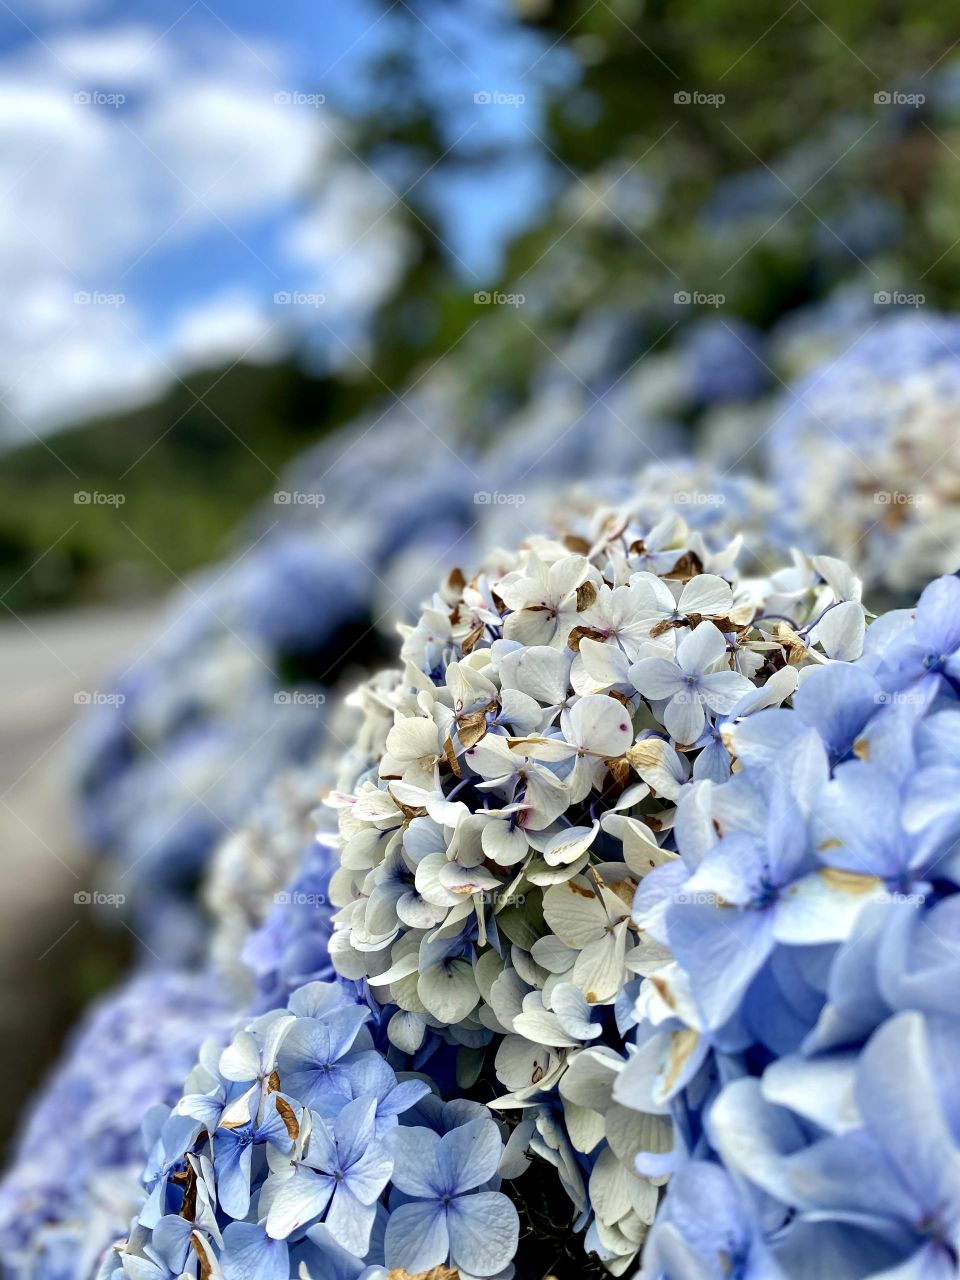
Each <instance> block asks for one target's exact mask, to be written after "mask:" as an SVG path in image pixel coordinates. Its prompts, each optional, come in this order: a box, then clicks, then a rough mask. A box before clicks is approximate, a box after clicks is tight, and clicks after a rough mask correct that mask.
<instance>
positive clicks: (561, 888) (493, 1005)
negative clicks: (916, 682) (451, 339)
mask: <svg viewBox="0 0 960 1280" xmlns="http://www.w3.org/2000/svg"><path fill="white" fill-rule="evenodd" d="M739 542H740V540H739V539H737V540H734V542H733V543H732V544H730V545H728V546H725V547H723V548H722V549H720V550H717V551H711V550H709V549H708V547H707V545H706V543H705V541H704V539H703V537H702V536H701V535H699V534H697V533H695V532H692V531H690V530H689V528H688V527H687V526H686V525H685V524H684V522H683V521H682V520H680V519H679V518H678V517H675V516H672V517H668V518H667V519H665V520H664V521H662V522H661V523H660V524H659V525H657V526H655V527H653V528H652V529H651V528H649V527H644V526H642V525H641V524H640V523H639V521H638V520H637V518H636V517H635V516H633V515H631V513H630V511H629V509H622V510H609V509H608V510H602V511H598V512H597V513H596V514H595V516H594V519H593V521H592V523H591V524H590V525H589V526H587V527H584V528H583V529H582V530H581V531H580V532H578V533H570V534H569V535H568V537H567V539H566V541H565V542H561V541H554V540H549V539H536V538H535V539H531V540H530V544H529V546H528V548H527V549H526V550H525V551H523V552H522V553H520V554H519V555H508V554H506V553H502V554H499V555H497V556H495V557H493V559H492V560H491V562H490V563H489V564H488V566H487V571H486V572H484V573H481V574H479V575H478V576H476V577H475V578H473V579H471V580H470V581H469V582H467V581H465V580H464V578H463V575H457V574H455V575H453V576H452V577H451V578H450V580H448V582H447V584H446V586H445V588H444V589H443V591H441V592H440V593H439V594H438V595H437V596H435V598H434V599H433V601H432V602H431V604H430V605H429V606H428V607H427V608H426V609H425V610H424V612H423V614H422V616H421V618H420V621H419V622H418V624H417V625H416V626H413V627H408V628H406V629H405V636H404V642H403V648H402V656H403V659H404V664H405V665H404V673H403V678H402V681H400V682H398V684H397V688H396V691H395V694H394V712H393V725H392V727H391V728H390V729H389V732H388V733H387V735H386V739H385V743H384V751H383V754H382V755H381V757H380V760H379V763H378V765H377V766H376V768H374V769H371V770H369V771H368V773H367V774H366V775H364V776H362V777H361V779H360V781H359V785H358V786H357V787H356V788H355V789H354V790H353V791H352V792H349V793H347V792H338V793H335V794H334V795H333V796H332V797H331V799H330V803H331V804H332V805H333V806H334V807H336V808H337V809H339V811H340V840H341V849H340V867H339V869H338V870H337V871H336V872H335V874H334V876H333V877H332V880H331V885H330V894H331V898H332V900H333V902H334V904H335V905H337V906H338V907H339V911H338V914H337V916H336V917H335V926H336V927H335V932H334V934H333V937H332V938H331V940H330V955H331V958H332V960H333V963H334V965H335V967H336V969H337V971H338V972H339V973H340V974H341V976H342V977H343V978H344V979H346V980H353V981H363V982H365V984H366V987H367V989H369V990H371V991H372V992H373V994H374V995H375V997H376V1000H377V1002H378V1004H379V1006H381V1007H382V1010H383V1014H382V1017H383V1021H384V1024H385V1027H386V1034H387V1038H388V1039H389V1042H390V1044H391V1046H392V1048H393V1050H394V1051H396V1052H399V1053H402V1054H405V1055H408V1056H409V1057H410V1058H411V1060H412V1061H413V1062H414V1063H416V1064H417V1065H418V1066H420V1067H427V1068H429V1069H431V1070H439V1069H440V1068H439V1067H431V1066H430V1064H431V1063H432V1062H434V1061H436V1062H437V1063H440V1064H444V1066H446V1063H447V1062H448V1061H449V1058H450V1056H451V1054H453V1053H454V1052H455V1055H456V1085H457V1087H459V1088H460V1089H463V1090H466V1089H471V1088H473V1087H475V1086H477V1087H480V1088H486V1089H489V1088H491V1087H492V1089H493V1091H494V1095H495V1096H494V1098H493V1100H492V1105H493V1107H495V1108H497V1109H498V1110H500V1111H504V1112H506V1113H508V1114H512V1113H514V1112H519V1113H520V1114H521V1115H522V1116H523V1121H522V1124H521V1125H519V1126H518V1128H517V1131H516V1132H517V1134H518V1137H517V1141H518V1143H521V1144H522V1145H523V1146H524V1147H525V1148H526V1149H528V1150H530V1151H533V1152H534V1153H536V1154H537V1155H539V1156H541V1157H543V1158H544V1159H546V1160H548V1161H549V1162H550V1163H551V1164H552V1165H553V1166H554V1167H555V1169H556V1170H557V1172H558V1175H559V1178H560V1180H561V1182H562V1184H563V1186H564V1188H565V1190H566V1192H567V1194H568V1195H569V1197H570V1200H571V1201H572V1204H573V1208H574V1219H575V1225H576V1227H577V1229H578V1230H579V1229H582V1228H588V1231H587V1236H586V1245H587V1248H588V1250H589V1251H592V1252H595V1253H597V1254H598V1255H599V1256H600V1257H601V1258H602V1259H603V1260H604V1261H605V1262H606V1263H607V1265H608V1266H609V1268H610V1269H611V1270H613V1271H614V1272H615V1273H617V1274H620V1273H622V1272H623V1271H624V1270H625V1269H626V1268H627V1267H628V1266H629V1265H630V1262H631V1260H632V1259H633V1258H634V1257H635V1256H636V1254H637V1251H638V1249H639V1247H640V1245H641V1243H642V1241H643V1239H644V1236H645V1234H646V1231H647V1229H648V1227H649V1224H650V1223H651V1222H652V1221H653V1215H654V1212H655V1209H656V1204H657V1199H658V1190H657V1183H658V1179H659V1178H660V1174H661V1172H662V1171H658V1170H655V1169H646V1170H641V1171H639V1172H638V1170H637V1168H636V1166H635V1163H634V1162H635V1158H636V1156H637V1155H638V1153H639V1152H640V1151H641V1150H642V1149H643V1147H644V1144H645V1143H647V1142H648V1141H649V1142H652V1143H653V1144H654V1145H655V1146H656V1148H657V1149H658V1150H659V1149H660V1148H661V1147H668V1146H669V1123H668V1122H665V1121H663V1120H661V1119H660V1117H657V1116H653V1117H652V1118H645V1117H641V1119H640V1121H638V1122H636V1123H634V1122H632V1121H629V1122H628V1120H627V1119H625V1116H624V1109H623V1108H622V1107H620V1106H618V1107H616V1108H615V1109H613V1110H612V1111H609V1114H603V1113H602V1112H600V1111H597V1110H595V1108H594V1107H593V1105H592V1099H593V1098H594V1097H595V1093H596V1085H595V1083H594V1082H591V1081H589V1080H588V1081H587V1082H585V1083H584V1085H583V1087H582V1088H581V1087H580V1080H579V1074H578V1072H576V1071H572V1070H571V1068H572V1066H573V1065H574V1064H575V1063H576V1061H577V1060H578V1057H579V1055H581V1054H583V1053H584V1052H585V1050H586V1048H587V1047H588V1046H591V1045H593V1044H594V1042H596V1043H597V1044H603V1045H607V1044H609V1043H611V1041H612V1043H614V1044H618V1043H622V1035H623V1031H624V1026H626V1027H629V1026H630V1025H631V1024H630V1022H629V1021H627V1022H626V1023H624V1019H625V1018H626V1017H627V1015H628V1011H629V1009H630V1008H631V1007H632V1000H630V999H628V998H627V997H628V995H629V993H630V992H632V991H633V989H634V988H635V987H636V986H637V984H639V983H640V981H641V979H642V978H644V977H645V976H647V975H649V974H654V973H655V972H656V971H657V970H658V969H659V968H660V967H661V966H662V965H663V964H664V963H666V961H667V960H668V959H669V956H668V953H667V952H666V951H665V950H664V948H663V946H662V945H661V944H660V943H659V942H658V941H657V940H656V938H655V937H654V936H653V935H652V934H650V933H649V931H647V930H645V929H643V928H641V927H639V926H637V924H636V923H635V921H634V919H633V918H632V904H633V900H634V896H635V894H636V892H637V888H638V885H639V884H640V882H641V881H642V880H643V878H644V877H645V876H646V875H647V873H648V872H649V871H650V870H651V869H652V868H654V867H657V866H660V865H661V864H672V863H674V862H676V861H677V857H678V855H677V853H676V852H675V850H674V848H673V834H672V833H673V827H674V823H675V816H676V813H677V804H678V801H680V800H681V798H682V797H683V796H685V795H686V793H687V792H688V791H690V790H693V789H696V788H698V787H699V786H700V785H701V784H704V783H709V784H710V785H718V786H719V785H720V784H722V783H724V782H726V781H727V780H728V779H729V778H730V776H731V770H732V767H733V764H734V756H733V755H732V754H731V750H730V747H729V745H728V744H729V735H730V732H731V730H732V728H733V727H734V726H736V725H738V724H739V723H741V722H746V723H749V721H750V719H751V718H752V717H754V716H756V715H758V714H760V713H761V712H762V711H763V710H764V709H767V708H776V707H779V706H780V705H781V704H782V703H783V702H784V701H785V700H787V699H788V698H789V697H790V696H791V695H792V694H793V693H794V691H795V690H796V688H797V683H798V676H799V673H800V672H801V671H802V670H805V669H806V668H807V667H808V666H817V665H828V664H829V663H830V662H831V661H832V660H834V661H840V660H849V659H855V658H857V657H859V655H860V653H861V650H862V645H863V640H864V633H865V611H864V608H863V606H862V604H861V603H860V584H859V582H858V581H857V579H856V578H855V577H854V576H853V575H852V574H851V573H850V571H849V570H848V569H847V568H846V566H844V565H843V564H842V563H840V562H838V561H835V560H832V559H830V558H829V557H817V558H815V559H814V560H812V561H809V560H807V559H805V558H804V557H802V556H799V555H798V556H797V557H796V558H795V560H794V562H793V564H792V565H790V566H789V567H785V568H782V569H780V570H777V571H775V572H774V573H772V574H770V575H768V576H767V577H765V578H749V577H743V576H741V575H740V574H738V573H737V571H736V569H735V562H736V558H737V552H738V551H739V549H740V547H739ZM608 1075H609V1073H608ZM605 1110H606V1109H605Z"/></svg>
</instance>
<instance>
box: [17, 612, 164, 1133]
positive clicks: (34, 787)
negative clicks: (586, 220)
mask: <svg viewBox="0 0 960 1280" xmlns="http://www.w3.org/2000/svg"><path fill="white" fill-rule="evenodd" d="M154 617H155V611H154V610H152V609H149V608H146V607H140V608H136V609H129V610H117V609H97V610H83V611H72V612H66V613H57V614H48V615H42V616H33V617H27V618H25V619H22V620H21V619H18V618H14V617H13V616H12V615H8V616H7V617H6V619H2V618H0V1043H2V1044H3V1045H5V1046H9V1048H10V1049H12V1050H13V1053H14V1059H15V1062H16V1065H17V1069H16V1070H15V1071H14V1072H12V1073H10V1074H11V1075H12V1077H13V1079H12V1080H10V1081H9V1084H10V1086H11V1095H12V1096H10V1097H4V1096H3V1094H0V1144H2V1142H3V1139H4V1138H5V1137H6V1135H7V1133H8V1132H9V1128H10V1125H11V1123H12V1122H13V1120H14V1119H15V1113H16V1108H17V1105H18V1103H19V1101H20V1100H21V1099H20V1098H18V1096H17V1095H18V1094H20V1093H23V1094H29V1093H30V1092H31V1091H32V1089H33V1088H35V1087H36V1084H37V1082H38V1078H39V1076H40V1075H41V1073H42V1070H43V1066H44V1064H45V1063H46V1061H47V1060H48V1059H49V1055H50V1053H51V1052H52V1051H53V1049H54V1048H55V1046H56V1044H57V1043H58V1041H59V1040H60V1039H61V1038H62V1035H63V1033H64V1032H65V1030H66V1023H67V1021H68V1020H69V1018H70V1017H71V1016H72V1012H73V1004H72V1001H73V998H74V993H75V991H76V989H77V982H76V979H77V976H78V975H77V966H78V965H83V964H85V963H89V942H90V934H91V929H92V922H91V921H90V920H89V919H88V918H87V916H86V915H85V913H84V909H83V908H81V907H77V906H76V905H75V904H74V901H73V895H74V893H76V892H77V891H78V890H80V889H84V888H86V887H87V885H86V878H87V876H86V861H85V858H84V854H83V851H82V850H81V849H80V848H79V847H78V845H77V842H76V839H75V835H74V831H73V826H72V815H71V810H70V796H69V772H70V753H71V748H72V745H73V741H74V738H75V726H76V723H77V719H78V716H79V715H80V714H82V712H83V707H82V706H78V705H77V703H76V702H75V694H76V693H78V692H80V691H83V690H96V689H98V688H99V689H102V688H103V687H104V682H105V677H106V675H107V673H108V672H109V670H110V669H111V668H112V667H114V666H116V665H118V664H120V663H122V662H123V660H124V659H125V658H126V657H127V655H129V654H130V653H135V652H136V651H137V648H138V646H139V645H140V643H141V642H142V641H143V640H144V638H145V637H146V635H147V634H148V632H149V630H150V627H151V622H152V620H153V618H154ZM92 977H93V979H94V980H95V975H92Z"/></svg>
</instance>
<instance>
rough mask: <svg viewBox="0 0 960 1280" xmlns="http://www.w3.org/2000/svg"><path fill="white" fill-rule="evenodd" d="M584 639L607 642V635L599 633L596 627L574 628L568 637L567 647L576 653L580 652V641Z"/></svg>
mask: <svg viewBox="0 0 960 1280" xmlns="http://www.w3.org/2000/svg"><path fill="white" fill-rule="evenodd" d="M584 638H586V639H588V640H600V641H601V642H602V641H604V640H606V638H607V633H606V632H605V631H598V630H597V628H596V627H574V628H573V630H572V631H571V632H570V634H569V635H568V636H567V647H568V648H570V649H573V650H574V652H575V653H579V652H580V641H581V640H583V639H584Z"/></svg>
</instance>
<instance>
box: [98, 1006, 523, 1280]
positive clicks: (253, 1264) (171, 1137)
mask: <svg viewBox="0 0 960 1280" xmlns="http://www.w3.org/2000/svg"><path fill="white" fill-rule="evenodd" d="M375 1017H376V1011H375V1010H372V1009H371V1008H370V1007H368V1005H367V1004H366V1003H364V1002H363V1000H362V998H361V995H360V992H359V989H356V990H355V989H353V988H352V987H351V986H350V985H349V984H344V983H340V982H336V981H335V982H330V983H324V982H312V983H308V984H306V985H305V986H303V987H301V988H300V989H299V990H298V991H296V992H295V993H294V995H293V996H292V997H291V998H290V1001H289V1003H288V1006H287V1007H286V1008H284V1009H277V1010H273V1011H271V1012H269V1013H266V1014H263V1015H261V1016H259V1017H256V1018H254V1019H253V1020H251V1021H248V1022H246V1023H244V1024H243V1025H242V1026H241V1027H240V1028H239V1029H238V1030H237V1032H236V1034H235V1036H234V1038H233V1040H232V1042H231V1043H230V1044H229V1045H228V1046H227V1047H226V1048H225V1049H223V1050H222V1051H220V1050H218V1049H217V1047H216V1046H213V1045H209V1046H207V1047H205V1049H204V1050H203V1051H202V1053H201V1057H200V1062H199V1064H198V1065H197V1067H196V1069H195V1070H194V1071H193V1073H192V1074H191V1075H190V1077H189V1078H188V1080H187V1083H186V1089H185V1092H184V1094H183V1096H182V1097H181V1099H180V1101H179V1102H178V1103H177V1104H176V1106H175V1107H174V1108H173V1109H172V1110H167V1109H166V1108H157V1109H156V1110H155V1111H154V1112H152V1113H151V1115H150V1116H149V1117H148V1120H147V1122H146V1124H145V1129H146V1132H147V1137H148V1143H149V1151H150V1154H149V1158H148V1166H147V1172H146V1179H145V1181H146V1188H147V1191H148V1196H147V1200H146V1203H145V1205H144V1207H143V1209H142V1210H141V1211H140V1213H139V1214H138V1215H137V1217H136V1219H135V1221H134V1223H133V1225H132V1227H131V1231H130V1234H129V1236H128V1238H127V1239H126V1240H124V1241H122V1242H121V1243H120V1244H118V1245H117V1246H116V1247H115V1248H114V1249H111V1250H110V1251H109V1253H108V1254H107V1256H106V1257H105V1259H104V1261H103V1263H102V1265H101V1268H100V1270H99V1272H98V1275H99V1277H100V1278H101V1280H128V1278H129V1277H136V1278H137V1280H139V1278H140V1277H149V1280H177V1277H181V1276H183V1275H188V1276H193V1275H200V1276H222V1277H223V1278H224V1280H289V1277H290V1276H291V1275H296V1276H298V1277H301V1278H302V1280H311V1278H312V1280H340V1278H341V1277H343V1278H344V1280H356V1278H357V1277H361V1276H362V1277H364V1278H365V1280H366V1278H367V1277H369V1278H370V1280H373V1278H374V1277H384V1278H385V1277H386V1274H387V1269H390V1270H391V1271H397V1270H399V1271H403V1272H409V1273H410V1274H415V1273H419V1272H423V1271H427V1270H429V1269H431V1268H433V1267H440V1266H444V1265H445V1264H446V1263H447V1262H450V1263H451V1264H452V1266H453V1267H455V1268H457V1269H458V1270H459V1273H460V1274H461V1275H462V1276H465V1277H468V1278H469V1277H473V1276H478V1277H479V1276H493V1275H498V1274H500V1273H501V1272H502V1271H503V1270H504V1268H506V1267H507V1266H508V1264H509V1262H510V1260H511V1258H512V1257H513V1255H514V1252H515V1250H516V1246H517V1240H518V1235H519V1218H518V1215H517V1210H516V1208H515V1207H514V1205H513V1203H512V1202H511V1200H510V1199H508V1197H507V1196H505V1195H504V1194H503V1192H502V1191H500V1190H499V1186H500V1180H501V1176H502V1170H503V1169H504V1168H506V1167H509V1166H510V1165H511V1164H514V1165H515V1164H516V1159H515V1157H514V1156H513V1155H512V1153H509V1152H508V1151H507V1149H506V1148H505V1145H504V1141H503V1136H502V1134H501V1129H500V1127H499V1126H498V1124H497V1123H496V1122H495V1121H494V1120H493V1119H492V1118H491V1116H490V1115H489V1113H488V1111H487V1109H486V1108H485V1107H483V1106H482V1105H481V1104H479V1103H471V1102H468V1101H454V1102H451V1103H446V1104H444V1103H441V1102H440V1100H439V1099H438V1098H437V1097H436V1096H435V1095H434V1094H433V1093H432V1092H431V1090H430V1086H429V1085H428V1084H427V1083H426V1082H425V1081H424V1080H422V1079H416V1078H412V1077H407V1078H398V1076H397V1074H396V1073H395V1072H394V1071H393V1069H392V1068H391V1067H390V1065H389V1064H388V1062H387V1060H386V1058H385V1057H384V1056H383V1055H382V1054H381V1053H379V1052H378V1051H377V1049H376V1048H375V1044H374V1035H375V1031H376V1026H375Z"/></svg>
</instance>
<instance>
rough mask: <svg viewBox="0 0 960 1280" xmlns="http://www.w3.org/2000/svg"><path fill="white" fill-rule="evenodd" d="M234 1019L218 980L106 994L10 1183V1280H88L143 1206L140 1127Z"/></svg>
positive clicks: (163, 981)
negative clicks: (207, 1039) (208, 1041)
mask: <svg viewBox="0 0 960 1280" xmlns="http://www.w3.org/2000/svg"><path fill="white" fill-rule="evenodd" d="M235 1017H236V1014H235V1012H232V1011H231V1006H230V1003H229V1001H228V999H227V997H226V996H225V995H224V993H223V992H222V990H221V989H220V987H219V986H218V984H217V983H216V982H215V981H214V980H213V978H212V976H211V975H210V974H209V973H202V974H198V975H193V976H190V975H186V974H175V973H174V974H171V973H162V972H150V973H144V974H140V975H138V976H135V977H134V978H132V979H130V980H128V981H127V982H126V983H125V984H124V985H123V986H121V987H120V988H119V989H118V990H117V991H116V992H114V993H112V994H111V995H109V996H106V997H104V998H103V999H102V1000H101V1001H100V1002H99V1003H98V1004H96V1005H95V1006H94V1007H93V1009H91V1011H90V1012H89V1013H88V1015H87V1017H86V1018H85V1020H84V1022H83V1023H82V1024H81V1026H80V1027H79V1028H78V1029H77V1031H76V1032H74V1034H73V1036H72V1038H71V1040H70V1043H69V1045H68V1047H67V1050H66V1054H65V1057H64V1061H63V1062H62V1064H61V1065H60V1066H59V1067H58V1068H57V1069H56V1071H55V1073H54V1075H53V1076H52V1078H51V1079H50V1081H49V1082H48V1084H47V1085H46V1087H45V1089H44V1091H43V1092H42V1093H41V1094H40V1096H39V1097H38V1099H37V1101H36V1102H35V1103H34V1105H33V1107H32V1108H31V1111H30V1113H29V1115H28V1116H27V1118H26V1122H25V1124H24V1127H23V1129H22V1132H21V1134H20V1136H19V1139H18V1142H17V1145H16V1148H15V1150H14V1153H13V1156H12V1159H11V1162H10V1166H9V1169H8V1170H7V1172H6V1174H5V1175H4V1178H3V1180H2V1182H0V1262H2V1269H3V1274H4V1276H7V1277H9V1280H87V1277H89V1276H90V1275H91V1274H92V1272H93V1270H94V1269H95V1268H96V1265H97V1261H98V1259H99V1257H100V1256H101V1255H102V1253H103V1252H104V1250H105V1249H106V1248H107V1247H108V1246H109V1245H110V1243H111V1242H112V1241H113V1240H114V1239H116V1237H117V1235H118V1233H119V1232H121V1231H122V1230H123V1229H124V1227H125V1225H126V1223H127V1221H128V1220H129V1217H130V1214H131V1213H133V1212H135V1211H136V1209H137V1207H138V1205H139V1203H140V1201H141V1199H142V1191H141V1187H140V1175H141V1173H142V1170H143V1138H142V1135H141V1122H142V1120H143V1118H144V1116H145V1115H147V1114H148V1113H149V1112H150V1111H151V1110H152V1109H153V1108H154V1107H158V1106H159V1107H160V1108H161V1110H163V1111H167V1110H169V1108H170V1107H171V1106H172V1105H173V1103H174V1102H175V1101H176V1099H177V1097H178V1096H179V1093H180V1089H181V1086H182V1082H183V1079H184V1073H185V1072H186V1071H189V1069H190V1066H191V1064H192V1063H193V1062H194V1061H195V1059H196V1055H197V1051H198V1049H199V1046H200V1043H201V1041H202V1040H203V1038H204V1036H211V1037H212V1036H216V1035H221V1036H222V1037H223V1038H224V1042H225V1041H226V1038H227V1037H228V1035H229V1031H230V1027H231V1025H232V1023H233V1021H234V1020H235Z"/></svg>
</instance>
